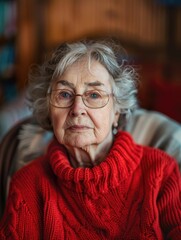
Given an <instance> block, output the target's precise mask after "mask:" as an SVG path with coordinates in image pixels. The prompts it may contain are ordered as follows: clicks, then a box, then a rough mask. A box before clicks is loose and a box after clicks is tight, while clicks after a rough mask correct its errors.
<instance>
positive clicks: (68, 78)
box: [53, 57, 112, 88]
mask: <svg viewBox="0 0 181 240" xmlns="http://www.w3.org/2000/svg"><path fill="white" fill-rule="evenodd" d="M63 82H64V83H65V84H66V82H68V83H69V85H72V86H73V85H76V83H82V84H85V85H92V86H93V85H97V86H98V85H99V86H101V85H102V86H107V87H109V88H110V87H111V86H112V78H111V75H110V74H109V72H108V71H107V69H106V68H105V67H104V66H103V65H102V64H101V63H100V62H98V61H97V60H94V59H91V60H90V59H88V58H85V57H84V58H81V59H79V60H78V61H76V62H74V63H73V64H71V65H69V66H68V67H67V68H66V69H65V70H64V72H63V73H60V74H59V75H57V76H56V78H55V79H54V84H56V83H57V84H59V83H60V84H62V83H63ZM54 84H53V85H54Z"/></svg>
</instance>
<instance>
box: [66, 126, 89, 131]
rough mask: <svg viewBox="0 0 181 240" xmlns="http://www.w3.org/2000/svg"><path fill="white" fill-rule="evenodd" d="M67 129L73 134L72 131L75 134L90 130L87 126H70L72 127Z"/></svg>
mask: <svg viewBox="0 0 181 240" xmlns="http://www.w3.org/2000/svg"><path fill="white" fill-rule="evenodd" d="M67 129H68V130H70V131H73V132H74V131H75V132H77V131H86V130H89V129H91V128H90V127H88V126H85V125H72V126H70V127H68V128H67Z"/></svg>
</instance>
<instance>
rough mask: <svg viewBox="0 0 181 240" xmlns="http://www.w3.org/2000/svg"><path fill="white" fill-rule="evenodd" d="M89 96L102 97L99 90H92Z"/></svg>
mask: <svg viewBox="0 0 181 240" xmlns="http://www.w3.org/2000/svg"><path fill="white" fill-rule="evenodd" d="M89 97H90V98H92V99H97V98H101V94H100V93H99V92H91V93H89Z"/></svg>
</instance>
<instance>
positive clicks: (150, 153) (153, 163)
mask: <svg viewBox="0 0 181 240" xmlns="http://www.w3.org/2000/svg"><path fill="white" fill-rule="evenodd" d="M142 148H143V156H142V161H141V165H142V166H143V168H144V169H145V170H149V171H152V170H154V171H158V172H165V174H168V172H171V171H173V169H174V168H178V169H179V167H178V163H177V161H176V160H175V159H174V158H173V157H172V156H170V155H169V154H168V153H166V152H164V151H163V150H161V149H157V148H153V147H149V146H142Z"/></svg>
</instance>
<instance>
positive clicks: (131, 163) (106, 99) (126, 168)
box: [0, 41, 181, 240]
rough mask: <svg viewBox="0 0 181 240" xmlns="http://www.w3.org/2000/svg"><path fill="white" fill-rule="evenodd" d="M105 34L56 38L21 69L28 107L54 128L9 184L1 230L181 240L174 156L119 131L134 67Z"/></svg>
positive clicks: (129, 102) (0, 235)
mask: <svg viewBox="0 0 181 240" xmlns="http://www.w3.org/2000/svg"><path fill="white" fill-rule="evenodd" d="M122 56H124V54H123V52H122V50H121V49H119V48H118V46H115V45H114V43H112V42H101V41H88V42H77V43H71V44H64V45H62V46H60V47H59V48H58V49H57V50H56V51H55V53H54V54H53V55H52V57H51V59H50V60H49V61H47V62H45V63H44V64H43V65H42V66H39V67H37V68H36V69H34V70H33V71H32V72H31V74H30V88H29V96H30V101H31V104H32V105H31V106H32V109H33V113H34V116H35V117H36V119H37V121H38V122H39V124H40V125H41V126H42V127H43V128H45V129H51V130H53V132H54V139H53V140H52V142H51V143H50V145H49V147H48V149H47V153H46V154H45V155H44V156H41V157H39V158H38V159H36V160H34V161H32V162H31V163H30V164H29V165H27V166H25V167H24V168H22V169H21V170H20V171H19V172H17V173H16V174H15V175H14V177H13V179H12V183H11V187H10V192H9V198H8V202H7V208H6V211H5V214H4V217H3V219H2V222H1V231H0V239H11V240H12V239H17V240H19V239H26V240H28V239H71V240H72V239H77V240H80V239H82V240H84V239H98V240H100V239H109V240H110V239H141V240H143V239H145V240H148V239H159V240H161V239H175V240H178V239H181V201H180V193H181V184H180V182H181V180H180V174H179V169H178V166H177V164H176V163H175V161H174V160H173V159H172V158H171V157H170V156H168V155H167V154H166V153H164V152H161V151H160V150H156V149H152V148H148V147H143V146H140V145H137V144H136V143H134V141H133V140H132V138H131V136H130V135H129V134H128V133H126V132H124V131H122V130H119V129H121V126H122V125H123V124H124V119H125V117H126V116H127V115H129V114H130V112H131V111H132V109H134V108H135V106H136V102H137V101H136V92H137V91H136V82H137V74H136V72H135V70H134V69H133V68H132V67H130V66H128V65H127V64H126V63H125V61H124V57H122Z"/></svg>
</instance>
